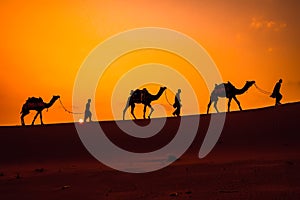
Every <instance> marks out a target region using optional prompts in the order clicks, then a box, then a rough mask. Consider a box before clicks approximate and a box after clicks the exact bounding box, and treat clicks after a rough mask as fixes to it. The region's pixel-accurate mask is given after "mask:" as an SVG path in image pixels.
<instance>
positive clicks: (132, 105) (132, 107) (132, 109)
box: [130, 103, 136, 119]
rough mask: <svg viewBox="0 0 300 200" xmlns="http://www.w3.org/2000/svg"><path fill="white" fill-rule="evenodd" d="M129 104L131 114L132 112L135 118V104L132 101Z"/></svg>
mask: <svg viewBox="0 0 300 200" xmlns="http://www.w3.org/2000/svg"><path fill="white" fill-rule="evenodd" d="M130 106H131V114H132V116H133V117H134V119H136V117H135V115H134V107H135V104H134V103H133V104H131V105H130Z"/></svg>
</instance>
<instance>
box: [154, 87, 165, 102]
mask: <svg viewBox="0 0 300 200" xmlns="http://www.w3.org/2000/svg"><path fill="white" fill-rule="evenodd" d="M164 90H165V89H164V88H160V89H159V91H158V93H157V94H156V95H152V98H151V99H152V100H157V99H159V97H160V96H161V95H162V93H163V92H164Z"/></svg>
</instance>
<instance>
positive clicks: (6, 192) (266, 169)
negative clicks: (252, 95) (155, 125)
mask: <svg viewBox="0 0 300 200" xmlns="http://www.w3.org/2000/svg"><path fill="white" fill-rule="evenodd" d="M190 117H193V116H190ZM155 120H161V119H155ZM209 120H210V115H202V116H201V120H200V128H199V131H198V134H197V137H196V139H195V140H194V142H193V144H192V145H191V147H190V148H189V149H188V150H187V152H186V153H185V154H184V155H183V156H182V157H181V158H180V159H178V160H177V161H175V162H174V163H173V164H172V165H170V166H168V167H166V168H164V169H162V170H159V171H155V172H150V173H143V174H130V173H125V172H119V171H116V170H114V169H110V168H108V167H106V166H104V165H103V164H101V163H99V162H98V161H97V160H95V159H94V158H93V157H92V156H91V155H90V154H89V153H88V152H87V150H86V149H85V147H84V146H83V145H82V143H81V141H80V139H79V137H78V135H77V132H76V129H75V126H74V124H58V125H46V126H26V127H0V199H1V200H2V199H130V200H132V199H300V131H299V126H300V103H291V104H285V105H282V106H280V107H278V108H274V107H270V108H263V109H258V110H249V111H243V112H232V113H229V114H228V115H227V117H226V122H225V127H224V130H223V132H222V135H221V137H220V139H219V141H218V143H217V145H216V146H215V148H214V149H213V151H212V152H211V153H210V154H209V155H208V156H207V157H205V158H204V159H199V158H198V152H199V149H200V146H201V144H202V140H203V138H204V136H205V134H206V129H207V126H208V124H209ZM95 123H96V122H95ZM125 123H126V122H125ZM137 123H139V124H140V125H146V124H147V123H149V122H148V121H147V120H141V121H138V122H137ZM178 123H179V119H178V118H168V119H167V123H166V126H165V127H164V128H163V130H162V131H161V132H160V133H158V134H157V135H156V136H153V137H151V138H148V139H144V140H139V139H134V138H129V137H128V136H126V135H124V134H120V131H119V129H118V128H117V127H116V124H115V123H114V122H101V126H102V127H103V129H107V130H109V137H110V139H111V140H112V141H114V143H116V144H118V145H119V146H122V147H123V148H125V149H126V148H128V149H129V150H131V151H134V152H147V151H150V150H153V149H158V148H159V147H162V146H163V145H165V144H167V143H168V141H169V140H170V139H172V137H173V136H174V135H172V134H175V133H174V131H172V130H173V129H174V127H176V126H177V125H178ZM85 125H86V126H93V123H91V124H85ZM94 125H95V124H94Z"/></svg>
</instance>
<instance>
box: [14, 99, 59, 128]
mask: <svg viewBox="0 0 300 200" xmlns="http://www.w3.org/2000/svg"><path fill="white" fill-rule="evenodd" d="M59 98H60V96H53V97H52V99H51V100H50V102H49V103H45V102H44V101H43V99H42V98H41V97H39V98H36V97H29V98H28V99H27V100H26V102H25V104H23V106H22V111H21V112H20V114H22V115H21V123H22V125H23V126H25V122H24V117H25V116H26V115H28V114H29V113H30V112H29V111H30V110H35V111H37V113H36V115H35V116H34V118H33V121H32V123H31V125H33V124H34V121H35V119H36V118H37V116H38V115H40V119H41V124H42V125H43V124H44V123H43V117H42V111H43V110H44V109H45V108H47V109H48V108H50V107H51V106H52V105H53V104H54V102H55V101H56V100H57V99H59Z"/></svg>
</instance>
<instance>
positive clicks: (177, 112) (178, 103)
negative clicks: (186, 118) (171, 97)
mask: <svg viewBox="0 0 300 200" xmlns="http://www.w3.org/2000/svg"><path fill="white" fill-rule="evenodd" d="M180 93H181V89H178V91H177V93H176V95H175V102H174V104H173V107H174V108H176V109H175V111H174V112H173V116H174V117H175V116H177V117H179V116H180V108H181V106H182V105H181V99H180Z"/></svg>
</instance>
